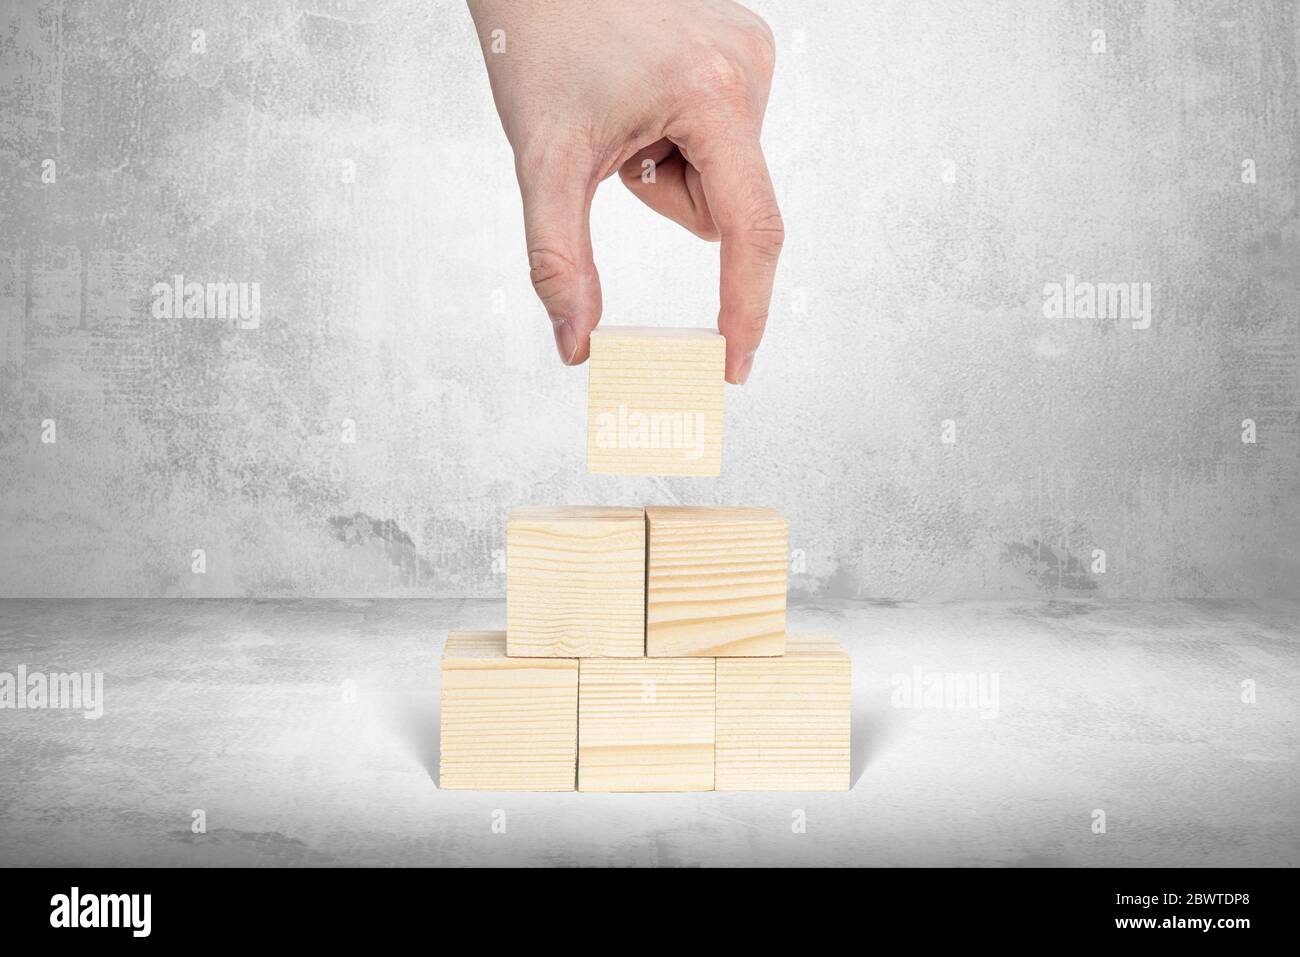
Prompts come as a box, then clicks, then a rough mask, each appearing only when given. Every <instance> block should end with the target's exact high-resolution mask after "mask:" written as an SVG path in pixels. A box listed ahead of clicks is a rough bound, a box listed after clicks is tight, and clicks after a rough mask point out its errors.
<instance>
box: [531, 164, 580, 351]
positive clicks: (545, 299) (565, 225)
mask: <svg viewBox="0 0 1300 957" xmlns="http://www.w3.org/2000/svg"><path fill="white" fill-rule="evenodd" d="M516 173H517V174H518V177H519V189H520V192H521V194H522V196H523V203H524V233H525V235H526V237H527V241H528V267H529V270H530V274H531V277H532V281H533V289H534V290H536V292H537V297H538V298H539V299H541V301H542V305H543V306H545V307H546V314H547V315H548V316H550V319H551V327H552V330H553V331H554V333H555V348H556V350H557V351H558V352H559V353H560V359H561V360H562V361H563V362H564V363H565V364H566V365H577V364H578V363H580V362H583V361H584V360H585V359H586V358H587V350H588V343H589V339H590V337H591V330H592V329H594V328H595V327H596V323H598V322H600V310H601V298H600V276H599V275H598V274H597V272H596V263H595V261H594V260H593V259H592V253H591V230H590V226H589V223H588V217H589V215H590V212H591V198H592V195H593V194H594V192H595V183H594V182H593V181H592V179H591V177H589V176H588V175H586V170H582V171H581V172H578V171H575V170H573V169H571V168H568V167H566V166H565V165H564V164H561V163H544V164H539V165H537V166H536V167H528V166H525V165H524V164H523V163H522V162H517V163H516Z"/></svg>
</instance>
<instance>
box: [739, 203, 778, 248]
mask: <svg viewBox="0 0 1300 957" xmlns="http://www.w3.org/2000/svg"><path fill="white" fill-rule="evenodd" d="M744 236H745V242H746V244H748V245H749V247H750V248H751V249H753V250H754V251H755V252H757V253H758V254H759V255H760V256H763V257H764V258H768V259H772V260H775V259H776V258H777V257H778V256H779V255H780V254H781V247H783V246H784V245H785V222H784V220H782V218H781V211H780V210H778V209H776V208H775V207H773V208H772V209H770V210H766V211H764V212H762V213H760V214H759V215H757V216H755V217H754V218H753V219H752V220H750V223H749V226H748V228H747V229H746V230H745V233H744Z"/></svg>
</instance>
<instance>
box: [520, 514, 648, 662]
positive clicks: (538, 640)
mask: <svg viewBox="0 0 1300 957" xmlns="http://www.w3.org/2000/svg"><path fill="white" fill-rule="evenodd" d="M506 640H507V651H508V653H509V654H511V655H522V656H533V657H560V658H580V657H625V658H639V657H641V656H643V655H644V654H645V512H644V510H643V509H640V508H602V507H598V506H591V507H529V508H516V509H513V510H512V511H511V513H510V518H509V521H508V522H507V525H506Z"/></svg>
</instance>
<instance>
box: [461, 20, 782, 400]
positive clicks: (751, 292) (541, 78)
mask: <svg viewBox="0 0 1300 957" xmlns="http://www.w3.org/2000/svg"><path fill="white" fill-rule="evenodd" d="M469 7H470V12H471V14H472V15H473V17H474V23H475V25H476V26H477V28H478V33H479V39H480V42H481V43H482V45H483V57H484V59H485V60H486V61H487V68H488V77H489V79H490V80H491V83H492V96H493V98H494V99H495V101H496V105H497V112H498V113H500V114H501V124H502V126H503V127H504V128H505V133H506V138H507V139H508V140H509V141H510V145H511V147H512V148H513V149H514V153H515V172H516V174H517V176H518V178H519V189H520V192H521V193H522V195H523V204H524V228H525V232H526V234H527V241H528V263H529V266H530V268H531V270H532V280H533V287H534V288H535V289H536V290H537V295H538V296H539V297H540V298H541V300H542V303H543V305H545V307H546V311H547V313H548V314H549V315H550V318H551V323H552V325H553V327H554V330H555V344H556V347H557V348H558V349H559V352H560V358H561V359H563V360H564V361H565V362H566V363H568V364H571V365H572V364H577V363H580V362H583V361H584V360H585V359H586V358H587V351H588V339H589V337H590V335H591V330H592V329H593V328H595V326H596V323H598V322H599V321H600V311H601V298H600V278H599V276H598V275H597V274H596V264H595V262H594V261H593V260H592V252H591V234H590V230H589V228H588V214H589V211H590V209H591V200H592V197H593V196H594V195H595V192H596V187H597V186H598V185H599V184H600V182H601V181H602V180H604V179H605V178H607V177H608V176H610V175H611V174H613V173H614V172H615V171H617V172H618V173H619V177H620V178H621V179H622V180H623V183H624V185H626V186H627V188H628V189H630V190H631V191H632V192H633V193H634V194H636V196H638V197H639V198H640V199H641V200H642V202H644V203H645V204H646V205H647V206H649V207H650V208H651V209H653V210H655V211H657V212H659V213H661V214H663V215H664V216H667V217H668V218H669V219H672V220H675V221H676V222H678V223H681V224H682V225H683V226H685V227H686V228H687V229H689V230H690V231H691V232H693V233H695V234H696V235H697V236H700V237H701V238H703V239H707V240H711V241H717V240H721V242H722V256H721V261H722V276H721V282H720V296H719V298H720V303H721V308H720V310H719V312H718V331H719V332H721V333H722V334H723V335H724V336H725V337H726V339H727V380H728V381H730V382H734V383H743V382H744V381H745V380H746V379H747V378H748V377H749V372H750V368H751V366H752V365H753V361H754V352H755V350H756V349H757V348H758V343H759V340H760V339H761V338H762V336H763V326H764V325H765V324H766V322H767V312H768V305H769V303H770V301H771V298H772V280H773V277H774V276H775V273H776V262H777V258H778V257H779V255H780V252H781V243H782V241H783V239H784V227H783V225H782V222H781V212H780V210H779V208H778V207H777V203H776V197H775V195H774V194H773V192H772V182H771V179H770V178H769V177H768V172H767V163H766V162H765V161H764V159H763V151H762V148H761V147H760V146H759V132H760V130H761V128H762V124H763V111H764V110H765V109H766V107H767V95H768V90H769V88H770V85H771V78H772V66H773V60H774V57H775V45H774V41H773V39H772V34H771V31H770V30H768V28H767V25H766V24H765V23H764V22H763V21H762V20H761V19H760V18H759V17H758V16H757V15H755V14H753V13H751V12H749V11H748V10H746V9H745V8H744V7H741V6H739V5H738V4H735V3H732V2H730V0H469ZM495 31H504V33H497V35H496V37H495V39H494V36H493V34H494V32H495ZM503 44H504V48H502V45H503ZM494 45H495V48H496V52H494ZM647 160H648V161H650V162H651V163H652V164H653V165H647V164H646V161H647ZM649 171H653V177H651V176H649V175H648V173H649ZM643 173H646V174H647V175H645V176H643Z"/></svg>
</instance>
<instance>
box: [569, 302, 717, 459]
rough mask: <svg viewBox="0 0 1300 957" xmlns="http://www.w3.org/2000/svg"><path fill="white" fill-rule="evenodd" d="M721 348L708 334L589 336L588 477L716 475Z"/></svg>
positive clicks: (606, 330) (614, 332)
mask: <svg viewBox="0 0 1300 957" xmlns="http://www.w3.org/2000/svg"><path fill="white" fill-rule="evenodd" d="M726 364H727V342H726V340H725V339H723V338H722V336H720V335H718V334H717V333H716V332H714V331H712V330H711V329H658V328H648V327H644V326H621V327H620V326H600V327H598V328H597V329H596V330H595V331H593V332H592V334H591V359H590V366H591V369H590V372H588V379H587V471H589V472H595V473H600V474H607V475H717V474H718V473H719V472H721V471H722V387H723V383H724V382H725V381H726V378H725V377H726Z"/></svg>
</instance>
